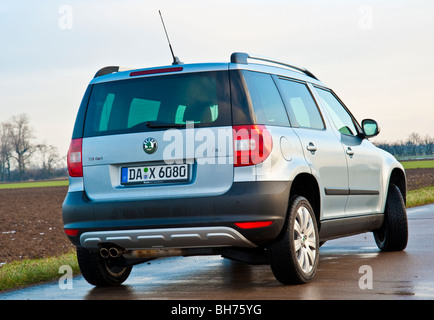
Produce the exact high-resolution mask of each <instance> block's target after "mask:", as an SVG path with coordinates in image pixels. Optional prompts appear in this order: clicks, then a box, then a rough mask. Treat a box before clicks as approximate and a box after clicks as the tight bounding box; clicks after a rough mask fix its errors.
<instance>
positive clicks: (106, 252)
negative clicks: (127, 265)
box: [99, 247, 123, 259]
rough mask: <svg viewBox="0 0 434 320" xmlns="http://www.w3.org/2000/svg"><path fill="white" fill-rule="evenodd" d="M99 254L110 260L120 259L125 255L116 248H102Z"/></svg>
mask: <svg viewBox="0 0 434 320" xmlns="http://www.w3.org/2000/svg"><path fill="white" fill-rule="evenodd" d="M99 254H100V256H101V257H102V258H104V259H108V258H118V257H120V256H121V255H122V254H123V251H121V250H120V249H118V248H116V247H111V248H101V249H100V250H99Z"/></svg>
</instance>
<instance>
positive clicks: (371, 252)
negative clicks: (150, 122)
mask: <svg viewBox="0 0 434 320" xmlns="http://www.w3.org/2000/svg"><path fill="white" fill-rule="evenodd" d="M408 221H409V242H408V246H407V248H406V250H405V251H402V252H391V253H382V252H380V251H379V250H378V248H377V246H376V244H375V242H374V240H373V236H372V234H371V233H366V234H361V235H357V236H352V237H348V238H342V239H337V240H333V241H329V242H327V243H326V244H324V245H323V246H322V247H321V249H320V263H319V268H318V272H317V275H316V277H315V278H314V280H313V281H312V282H311V283H309V284H306V285H298V286H283V285H281V284H280V283H278V282H277V281H276V280H275V278H274V276H273V274H272V272H271V270H270V267H269V266H267V265H262V266H250V265H246V264H243V263H239V262H234V261H230V260H226V259H222V258H220V257H218V256H199V257H186V258H183V257H171V258H164V259H157V260H154V261H151V262H150V263H145V264H142V265H138V266H135V267H134V268H133V271H132V273H131V275H130V277H129V278H128V280H127V281H126V282H125V283H124V284H123V285H122V286H119V287H111V288H95V287H93V286H91V285H89V284H88V283H87V282H86V281H85V280H84V279H83V278H82V277H81V276H77V277H74V278H73V279H72V280H71V281H70V282H69V284H71V285H72V288H61V287H62V286H61V285H60V286H59V283H60V282H59V281H55V282H50V283H46V284H42V285H37V286H33V287H30V288H25V289H20V290H15V291H10V292H5V293H0V300H130V299H131V300H146V299H150V300H160V299H163V300H172V299H176V300H215V301H217V300H222V299H224V300H293V299H296V300H299V299H305V300H317V299H321V300H323V299H339V300H340V299H345V300H365V299H369V300H371V299H388V300H390V299H392V300H399V299H415V300H422V299H434V272H432V266H433V265H434V245H433V244H434V205H428V206H423V207H418V208H413V209H409V210H408ZM59 277H60V275H59ZM63 287H65V285H64V286H63ZM180 307H181V306H180ZM174 311H182V310H181V309H179V310H178V309H177V310H174Z"/></svg>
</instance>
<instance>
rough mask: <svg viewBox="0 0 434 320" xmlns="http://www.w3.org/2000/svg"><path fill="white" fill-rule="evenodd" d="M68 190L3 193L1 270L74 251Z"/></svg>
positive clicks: (427, 176)
mask: <svg viewBox="0 0 434 320" xmlns="http://www.w3.org/2000/svg"><path fill="white" fill-rule="evenodd" d="M406 172H407V178H408V190H414V189H419V188H423V187H428V186H432V185H434V168H427V169H409V170H407V171H406ZM67 190H68V187H65V186H62V187H40V188H23V189H0V266H1V264H3V263H8V262H11V261H14V260H22V259H35V258H44V257H49V256H54V255H59V254H62V253H66V252H68V251H70V250H71V249H73V248H74V246H73V245H72V244H71V243H70V241H69V240H68V239H67V237H66V236H65V234H64V232H63V223H62V203H63V200H64V198H65V195H66V192H67Z"/></svg>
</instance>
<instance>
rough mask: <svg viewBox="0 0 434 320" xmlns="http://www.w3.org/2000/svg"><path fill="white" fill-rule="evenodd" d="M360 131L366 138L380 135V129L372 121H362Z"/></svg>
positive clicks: (375, 122)
mask: <svg viewBox="0 0 434 320" xmlns="http://www.w3.org/2000/svg"><path fill="white" fill-rule="evenodd" d="M362 129H363V133H364V134H365V136H366V138H372V137H375V136H376V135H378V134H379V133H380V128H379V127H378V123H377V121H375V120H372V119H365V120H363V121H362Z"/></svg>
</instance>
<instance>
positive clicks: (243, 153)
mask: <svg viewBox="0 0 434 320" xmlns="http://www.w3.org/2000/svg"><path fill="white" fill-rule="evenodd" d="M232 129H233V137H234V138H233V139H234V167H242V166H253V165H256V164H260V163H262V162H264V161H265V160H266V159H267V158H268V156H269V155H270V153H271V149H272V148H273V138H272V136H271V134H270V132H269V131H268V130H267V128H266V127H265V126H264V125H243V126H233V127H232Z"/></svg>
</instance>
